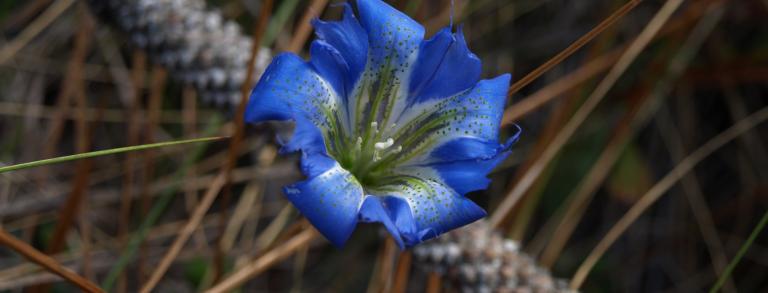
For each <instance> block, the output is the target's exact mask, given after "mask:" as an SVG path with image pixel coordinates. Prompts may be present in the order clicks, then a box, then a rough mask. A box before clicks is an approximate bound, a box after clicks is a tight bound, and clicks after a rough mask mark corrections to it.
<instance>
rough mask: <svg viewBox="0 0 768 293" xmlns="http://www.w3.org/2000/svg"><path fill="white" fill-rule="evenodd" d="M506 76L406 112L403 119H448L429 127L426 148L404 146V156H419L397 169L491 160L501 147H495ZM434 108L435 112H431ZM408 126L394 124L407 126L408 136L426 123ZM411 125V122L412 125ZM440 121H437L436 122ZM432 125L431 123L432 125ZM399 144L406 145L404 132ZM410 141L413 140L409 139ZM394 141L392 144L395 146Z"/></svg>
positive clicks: (506, 87) (497, 141)
mask: <svg viewBox="0 0 768 293" xmlns="http://www.w3.org/2000/svg"><path fill="white" fill-rule="evenodd" d="M509 80H510V76H509V75H508V74H505V75H501V76H499V77H497V78H494V79H490V80H482V81H480V82H479V83H477V85H476V86H475V87H474V88H472V89H470V90H468V91H465V92H464V93H462V94H460V95H457V96H454V97H450V98H448V99H445V100H442V101H440V102H439V103H437V104H435V103H436V102H435V101H432V102H422V103H419V104H416V105H414V106H413V107H411V108H410V109H409V112H410V113H408V114H407V115H405V117H414V116H417V114H416V113H420V112H430V111H431V112H433V113H435V114H433V115H432V116H430V117H432V118H429V119H448V120H447V121H445V122H444V123H440V124H437V126H430V127H433V128H430V129H429V130H430V131H429V132H428V133H427V135H428V136H427V137H423V138H421V139H420V140H418V141H419V142H421V141H429V142H432V143H431V144H432V145H431V146H430V147H429V148H426V147H424V148H418V146H419V145H416V147H407V146H404V149H403V151H404V153H408V152H411V151H418V152H421V153H419V154H415V155H413V156H412V159H410V160H408V161H407V162H403V163H402V164H401V166H412V165H427V164H433V163H441V162H452V161H457V160H469V159H488V158H490V157H494V156H495V155H496V154H497V153H498V152H499V149H500V147H501V144H500V143H499V127H500V124H501V118H502V115H503V111H504V104H505V100H506V93H507V89H508V86H509ZM435 108H437V109H435ZM411 119H413V120H411V121H409V122H400V121H399V122H398V123H397V124H398V125H407V126H403V127H410V128H412V130H409V131H411V132H418V131H419V129H420V128H422V127H425V126H423V125H429V122H430V120H425V121H418V119H419V118H418V117H417V118H411ZM414 121H415V122H414ZM438 121H440V120H438ZM432 125H434V123H433V124H432ZM404 133H406V135H403V136H402V138H401V140H402V141H406V142H407V141H408V139H409V137H411V136H410V135H408V133H409V132H408V131H405V132H404ZM411 141H413V139H411ZM399 143H400V141H397V142H396V144H399Z"/></svg>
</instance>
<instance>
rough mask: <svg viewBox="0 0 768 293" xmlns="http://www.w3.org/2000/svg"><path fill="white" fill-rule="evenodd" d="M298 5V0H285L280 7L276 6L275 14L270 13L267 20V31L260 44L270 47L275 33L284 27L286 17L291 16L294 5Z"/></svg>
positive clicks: (275, 37) (275, 35)
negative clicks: (269, 17) (270, 15)
mask: <svg viewBox="0 0 768 293" xmlns="http://www.w3.org/2000/svg"><path fill="white" fill-rule="evenodd" d="M298 5H299V0H285V1H283V2H282V4H281V5H280V7H278V8H277V11H275V14H273V15H272V19H270V20H269V25H268V26H267V32H266V34H265V35H264V39H262V41H261V45H262V46H264V47H267V48H270V47H272V43H274V42H275V40H276V39H277V35H279V34H280V32H281V31H282V30H283V29H284V28H285V27H286V23H287V22H288V18H289V17H291V15H292V14H293V12H294V11H296V7H297V6H298Z"/></svg>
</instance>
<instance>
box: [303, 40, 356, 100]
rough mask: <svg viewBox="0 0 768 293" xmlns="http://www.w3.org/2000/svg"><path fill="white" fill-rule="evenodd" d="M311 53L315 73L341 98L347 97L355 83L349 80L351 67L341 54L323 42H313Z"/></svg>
mask: <svg viewBox="0 0 768 293" xmlns="http://www.w3.org/2000/svg"><path fill="white" fill-rule="evenodd" d="M309 52H310V55H311V56H312V58H311V60H310V63H311V64H312V67H313V68H314V69H315V71H316V72H317V73H318V74H320V76H322V77H323V79H324V80H325V81H327V82H328V83H330V84H331V86H333V89H334V90H335V91H336V93H338V95H339V96H340V97H346V96H347V94H346V93H347V90H348V88H351V87H352V85H351V84H352V82H354V81H352V82H350V81H348V80H347V76H349V65H348V64H347V62H346V61H345V60H344V57H342V56H341V53H339V51H338V50H336V48H334V47H332V46H331V45H329V44H328V43H326V42H325V41H322V40H317V41H314V42H312V45H311V47H310V49H309ZM348 84H349V85H348Z"/></svg>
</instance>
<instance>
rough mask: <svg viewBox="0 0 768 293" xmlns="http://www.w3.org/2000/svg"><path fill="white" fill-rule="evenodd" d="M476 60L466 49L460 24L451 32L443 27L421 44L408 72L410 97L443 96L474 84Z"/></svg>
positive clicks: (477, 75)
mask: <svg viewBox="0 0 768 293" xmlns="http://www.w3.org/2000/svg"><path fill="white" fill-rule="evenodd" d="M481 68H482V65H481V62H480V59H479V58H477V56H475V54H473V53H472V52H470V51H469V48H468V47H467V42H466V41H465V40H464V34H463V33H462V30H461V27H459V29H458V32H456V33H455V34H454V33H451V28H450V27H448V28H444V29H442V30H440V31H439V32H438V33H437V34H435V36H434V37H432V39H430V40H428V41H426V42H424V43H422V45H421V49H420V50H419V57H418V60H417V61H416V65H415V66H414V69H413V73H412V74H411V84H410V93H411V94H410V97H411V99H414V102H423V101H427V100H429V99H434V98H445V97H450V96H453V95H456V94H457V93H460V92H462V91H465V90H467V89H469V88H471V87H472V86H474V85H475V83H477V81H478V80H479V79H480V73H481Z"/></svg>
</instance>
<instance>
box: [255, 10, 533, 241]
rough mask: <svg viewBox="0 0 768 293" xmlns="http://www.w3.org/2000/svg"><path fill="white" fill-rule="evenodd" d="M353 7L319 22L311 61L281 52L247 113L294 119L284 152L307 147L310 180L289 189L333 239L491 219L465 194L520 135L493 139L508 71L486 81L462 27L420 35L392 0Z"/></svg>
mask: <svg viewBox="0 0 768 293" xmlns="http://www.w3.org/2000/svg"><path fill="white" fill-rule="evenodd" d="M356 4H357V5H356V7H355V8H356V9H355V8H353V7H352V5H350V4H349V3H345V4H344V16H343V19H342V20H341V21H336V22H325V21H320V20H314V21H313V25H314V28H315V31H316V34H317V39H316V40H315V41H313V42H312V44H311V47H310V55H311V58H310V60H309V61H307V62H305V61H304V60H302V59H301V58H300V57H298V56H296V55H294V54H282V55H279V56H277V57H275V59H274V60H273V61H272V63H271V64H270V66H269V67H268V68H267V69H266V71H265V72H264V74H263V75H262V77H261V80H260V81H259V82H258V84H257V85H256V86H255V88H254V89H253V92H252V93H251V99H250V102H249V104H248V108H247V111H246V117H245V118H246V121H248V122H261V121H267V120H283V121H286V120H291V121H294V122H295V130H294V133H293V137H292V138H291V139H290V140H289V141H287V142H286V143H284V144H283V146H282V149H281V152H283V153H288V152H301V170H302V172H303V173H304V175H306V177H307V179H306V180H305V181H301V182H298V183H296V184H293V185H290V186H287V187H285V188H284V193H285V195H286V196H287V197H288V199H289V200H290V201H291V202H292V203H293V204H294V205H295V206H296V208H298V209H299V210H300V211H301V213H302V214H304V216H306V217H307V218H308V219H309V220H310V222H312V224H313V225H314V226H315V227H316V228H317V229H318V230H319V231H320V233H322V234H323V235H324V236H325V237H326V238H327V239H328V240H330V241H331V242H332V243H334V244H335V245H337V246H341V245H343V244H344V242H345V241H346V240H347V239H348V238H349V236H350V235H351V233H352V232H353V230H354V229H355V226H356V225H357V223H358V222H379V223H382V224H383V225H384V226H385V227H386V229H387V230H388V231H389V233H390V234H392V237H393V238H394V239H395V241H396V242H397V244H398V245H399V246H400V247H401V248H402V247H405V246H407V247H410V246H413V245H416V244H418V243H420V242H421V241H424V240H427V239H430V238H433V237H436V236H438V235H440V234H442V233H444V232H447V231H449V230H451V229H454V228H457V227H460V226H463V225H466V224H469V223H471V222H473V221H475V220H477V219H480V218H482V217H484V216H485V215H486V213H485V211H484V210H483V209H482V208H480V207H479V206H477V205H476V204H475V203H473V202H472V201H470V200H469V199H467V198H466V197H464V195H465V194H466V193H468V192H470V191H474V190H480V189H484V188H486V187H487V185H488V183H489V180H488V179H487V178H486V175H487V174H488V172H490V171H491V169H493V167H494V166H495V165H497V164H498V163H499V162H501V161H502V160H503V159H504V158H505V157H506V156H507V155H508V153H509V149H510V146H511V145H512V143H514V142H515V141H516V139H517V137H518V134H515V135H514V136H513V137H512V138H510V139H508V140H507V141H506V142H504V143H500V142H499V138H498V137H499V127H500V121H501V116H502V112H503V110H504V103H505V99H506V93H507V89H508V87H509V81H510V76H509V75H508V74H505V75H501V76H499V77H496V78H494V79H489V80H480V71H481V64H480V60H479V59H478V58H477V56H475V55H474V54H472V52H470V51H469V49H468V48H467V44H466V41H465V40H464V36H463V35H462V32H461V28H460V27H459V28H458V30H457V31H456V32H453V30H452V28H451V27H446V28H444V29H443V30H441V31H439V32H437V33H436V34H435V35H434V36H433V37H432V38H431V39H429V40H424V28H423V27H422V26H421V25H419V24H418V23H417V22H415V21H414V20H412V19H410V18H409V17H408V16H406V15H405V14H403V13H401V12H400V11H397V10H396V9H394V8H392V7H390V6H389V5H387V4H386V3H384V2H382V1H380V0H358V1H356ZM355 10H356V12H357V13H355ZM518 133H519V131H518Z"/></svg>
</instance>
